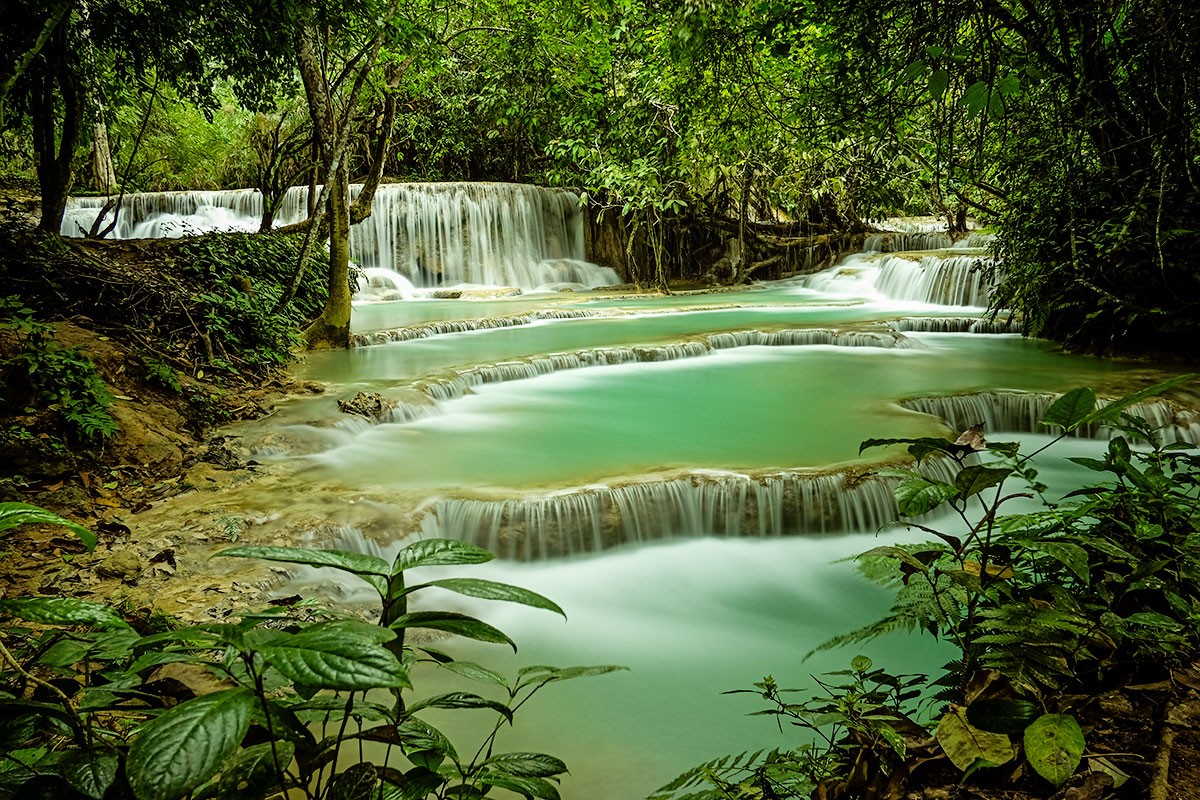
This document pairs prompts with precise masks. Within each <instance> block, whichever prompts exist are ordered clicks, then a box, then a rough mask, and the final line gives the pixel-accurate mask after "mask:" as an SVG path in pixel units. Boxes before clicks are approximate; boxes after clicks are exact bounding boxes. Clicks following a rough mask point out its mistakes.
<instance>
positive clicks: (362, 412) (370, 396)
mask: <svg viewBox="0 0 1200 800" xmlns="http://www.w3.org/2000/svg"><path fill="white" fill-rule="evenodd" d="M337 405H338V410H339V411H341V412H342V413H343V414H354V415H356V416H359V417H364V418H366V419H369V420H374V421H375V422H379V421H381V420H382V419H383V418H384V417H386V416H387V414H388V412H389V411H391V410H392V407H393V403H392V402H391V401H390V400H387V399H386V398H384V397H383V395H381V394H379V393H378V392H359V393H358V394H356V395H354V397H351V398H350V399H349V400H338V401H337Z"/></svg>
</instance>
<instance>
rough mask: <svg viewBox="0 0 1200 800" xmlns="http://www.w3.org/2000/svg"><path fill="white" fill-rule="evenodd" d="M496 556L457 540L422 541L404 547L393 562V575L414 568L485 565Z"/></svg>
mask: <svg viewBox="0 0 1200 800" xmlns="http://www.w3.org/2000/svg"><path fill="white" fill-rule="evenodd" d="M493 558H495V556H493V555H492V554H491V553H489V552H488V551H487V550H484V549H483V548H481V547H476V546H475V545H473V544H468V543H466V542H460V541H458V540H457V539H421V540H419V541H416V542H413V543H412V544H410V545H408V546H406V547H404V548H403V549H402V550H401V551H400V552H399V553H397V554H396V559H395V560H394V561H393V562H392V569H391V574H392V575H396V574H399V573H401V572H404V571H405V570H408V569H412V568H413V567H448V566H457V565H460V564H483V563H485V562H488V561H491V560H492V559H493Z"/></svg>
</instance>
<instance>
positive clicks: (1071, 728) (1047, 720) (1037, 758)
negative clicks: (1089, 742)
mask: <svg viewBox="0 0 1200 800" xmlns="http://www.w3.org/2000/svg"><path fill="white" fill-rule="evenodd" d="M1024 739H1025V757H1026V758H1027V759H1029V763H1030V765H1031V766H1032V767H1033V768H1034V769H1035V770H1037V774H1038V775H1041V776H1042V777H1043V778H1045V779H1046V780H1048V781H1050V783H1051V784H1053V785H1054V786H1055V787H1059V786H1062V785H1063V784H1064V783H1066V782H1067V779H1068V778H1070V777H1071V776H1072V775H1073V774H1074V773H1075V770H1076V768H1078V767H1079V762H1080V760H1081V759H1082V758H1083V750H1084V748H1085V747H1086V743H1085V742H1084V739H1083V731H1082V730H1081V729H1080V727H1079V723H1078V722H1076V721H1075V718H1074V717H1072V716H1069V715H1067V714H1043V715H1042V716H1041V717H1039V718H1038V719H1037V720H1035V721H1034V723H1033V724H1032V725H1030V726H1029V727H1028V728H1026V729H1025V737H1024Z"/></svg>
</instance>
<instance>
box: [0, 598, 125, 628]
mask: <svg viewBox="0 0 1200 800" xmlns="http://www.w3.org/2000/svg"><path fill="white" fill-rule="evenodd" d="M0 612H3V613H8V614H11V615H12V616H14V617H17V618H19V619H23V620H25V621H26V622H37V623H40V624H42V625H94V626H96V627H98V628H128V627H129V626H128V625H127V624H126V623H125V620H123V619H121V615H120V614H118V613H117V612H116V611H114V610H113V609H111V608H109V607H108V606H106V605H103V604H101V603H93V602H91V601H88V600H79V599H77V598H74V597H12V598H9V599H7V600H0Z"/></svg>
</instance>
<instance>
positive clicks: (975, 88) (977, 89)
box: [961, 81, 990, 118]
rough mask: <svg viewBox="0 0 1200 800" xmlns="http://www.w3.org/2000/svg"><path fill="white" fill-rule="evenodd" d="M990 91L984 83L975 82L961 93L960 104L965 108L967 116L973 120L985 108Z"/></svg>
mask: <svg viewBox="0 0 1200 800" xmlns="http://www.w3.org/2000/svg"><path fill="white" fill-rule="evenodd" d="M989 96H990V91H989V89H988V85H987V83H986V82H984V81H976V82H975V83H972V84H971V85H970V86H968V87H967V90H966V91H965V92H963V96H962V101H961V102H962V104H963V105H964V106H966V107H967V116H968V117H971V118H974V117H977V116H979V112H981V111H983V109H984V108H985V107H986V106H987V102H988V97H989Z"/></svg>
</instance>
